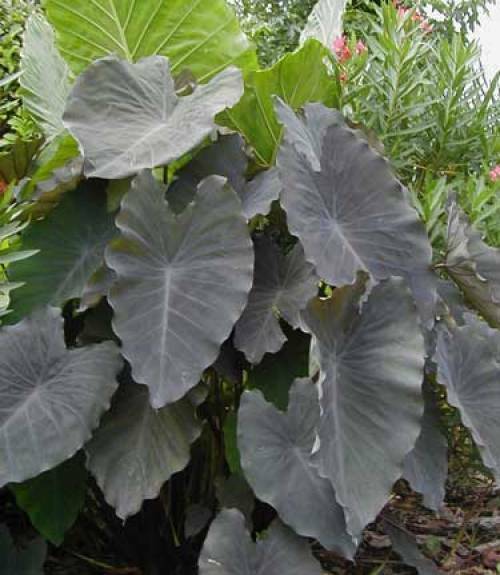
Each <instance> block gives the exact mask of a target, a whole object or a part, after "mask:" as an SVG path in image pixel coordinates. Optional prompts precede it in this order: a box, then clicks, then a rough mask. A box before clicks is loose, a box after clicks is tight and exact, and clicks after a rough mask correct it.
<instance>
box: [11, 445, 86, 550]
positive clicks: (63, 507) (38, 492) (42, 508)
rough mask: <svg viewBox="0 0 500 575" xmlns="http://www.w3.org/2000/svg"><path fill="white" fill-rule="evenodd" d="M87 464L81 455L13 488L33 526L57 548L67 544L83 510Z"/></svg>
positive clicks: (17, 500) (12, 486)
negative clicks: (65, 540) (64, 541)
mask: <svg viewBox="0 0 500 575" xmlns="http://www.w3.org/2000/svg"><path fill="white" fill-rule="evenodd" d="M84 461H85V458H84V457H83V454H82V453H78V454H77V455H75V456H74V457H72V458H71V459H68V460H67V461H65V462H64V463H61V465H58V466H57V467H54V469H50V470H49V471H45V472H44V473H42V474H41V475H38V476H37V477H34V478H33V479H29V480H28V481H25V482H24V483H18V484H11V485H10V486H9V487H10V489H11V490H12V491H13V492H14V494H15V496H16V502H17V504H18V505H19V507H21V509H23V510H24V511H26V513H27V514H28V515H29V518H30V521H31V523H32V524H33V526H34V527H35V528H36V529H37V530H38V532H39V533H40V534H41V535H43V536H44V537H45V539H48V540H49V541H50V542H51V543H53V544H54V545H60V544H61V543H62V542H63V540H64V535H65V533H66V531H68V529H69V528H70V527H71V526H72V525H73V523H74V522H75V521H76V518H77V517H78V514H79V512H80V510H81V508H82V507H83V504H84V501H85V491H86V480H87V470H86V469H85V465H84Z"/></svg>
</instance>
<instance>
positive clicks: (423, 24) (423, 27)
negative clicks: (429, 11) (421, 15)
mask: <svg viewBox="0 0 500 575" xmlns="http://www.w3.org/2000/svg"><path fill="white" fill-rule="evenodd" d="M420 30H422V31H423V32H425V33H426V34H428V33H429V32H432V24H429V22H428V21H427V20H422V22H420Z"/></svg>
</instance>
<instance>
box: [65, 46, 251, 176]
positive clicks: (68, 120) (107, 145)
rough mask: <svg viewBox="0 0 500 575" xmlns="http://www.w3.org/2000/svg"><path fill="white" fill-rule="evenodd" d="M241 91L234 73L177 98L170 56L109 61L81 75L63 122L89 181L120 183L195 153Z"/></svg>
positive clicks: (227, 72)
mask: <svg viewBox="0 0 500 575" xmlns="http://www.w3.org/2000/svg"><path fill="white" fill-rule="evenodd" d="M242 93H243V82H242V79H241V72H240V71H239V70H237V69H236V68H234V67H231V68H227V69H226V70H224V71H223V72H220V73H219V74H218V75H217V76H215V77H214V78H212V79H211V80H210V82H209V83H208V84H205V85H203V86H198V87H197V88H195V90H194V91H193V93H192V94H189V95H188V96H183V97H181V98H179V97H178V96H177V95H176V93H175V87H174V80H173V78H172V75H171V71H170V64H169V61H168V60H167V59H166V58H164V57H162V56H151V57H149V58H145V59H144V60H141V61H140V62H138V63H136V64H131V63H130V62H126V61H124V60H118V59H117V58H116V57H113V56H108V57H107V58H103V59H102V60H98V61H97V62H95V63H94V64H92V65H91V66H89V68H88V69H87V70H86V71H85V72H84V73H83V74H81V75H80V76H79V77H78V79H77V81H76V82H75V85H74V87H73V89H72V90H71V93H70V95H69V98H68V105H67V107H66V112H65V114H64V118H63V119H64V123H65V125H66V127H67V128H68V129H69V131H70V132H71V133H72V134H73V136H74V137H75V138H76V139H77V140H78V142H79V143H80V146H81V148H82V150H83V157H84V172H85V175H86V176H87V177H91V176H93V177H100V178H108V179H120V178H125V177H126V176H130V175H133V174H135V173H137V172H139V171H140V170H141V169H143V168H155V167H157V166H163V165H166V164H168V163H170V162H172V161H173V160H176V159H177V158H180V157H181V156H182V155H183V154H185V153H186V152H189V150H191V149H192V148H194V147H195V146H197V145H198V144H200V143H201V142H202V141H203V139H204V138H205V137H206V136H208V135H209V134H210V132H211V131H212V130H213V129H214V128H215V123H214V116H215V115H216V114H217V113H218V112H221V111H222V110H224V109H225V108H226V107H228V106H232V105H234V104H235V103H236V102H237V101H238V100H239V99H240V97H241V95H242Z"/></svg>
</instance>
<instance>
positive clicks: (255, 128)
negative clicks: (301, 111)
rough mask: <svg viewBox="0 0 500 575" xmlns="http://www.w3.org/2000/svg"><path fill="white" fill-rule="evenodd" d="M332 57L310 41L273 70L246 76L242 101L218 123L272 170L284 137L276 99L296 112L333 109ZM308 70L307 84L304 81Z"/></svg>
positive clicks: (316, 43) (317, 44)
mask: <svg viewBox="0 0 500 575" xmlns="http://www.w3.org/2000/svg"><path fill="white" fill-rule="evenodd" d="M330 57H331V53H330V51H329V50H327V49H326V48H325V47H324V46H322V45H321V44H320V43H319V42H316V41H315V40H309V41H308V42H306V43H305V44H304V45H303V46H302V47H301V48H300V49H299V50H298V51H296V52H293V53H292V54H287V55H286V56H285V57H284V58H282V59H281V60H280V61H279V62H277V63H276V64H275V65H274V66H273V67H272V68H269V69H267V70H259V71H256V72H250V73H248V74H246V76H245V93H244V95H243V97H242V98H241V100H240V101H239V103H238V104H236V106H234V107H233V108H231V109H230V110H227V111H226V112H224V113H223V114H221V115H220V116H219V118H218V122H219V123H220V124H222V125H224V126H228V127H230V128H232V129H233V130H235V131H237V132H239V133H240V134H241V135H242V136H243V137H244V138H245V140H246V141H247V142H248V143H249V144H250V145H251V146H252V147H253V150H254V152H255V156H256V159H257V162H258V163H259V164H260V165H262V166H265V167H269V166H272V165H273V164H274V160H275V157H276V153H277V151H278V147H279V144H280V140H281V134H282V127H281V125H280V123H279V121H278V118H277V117H276V113H275V111H274V102H273V97H274V96H279V97H280V98H281V99H282V100H283V101H284V102H286V103H287V104H288V105H289V106H290V107H291V108H293V109H294V110H296V109H298V108H299V107H300V106H303V105H304V104H305V103H306V102H323V103H324V104H326V105H330V104H331V105H333V99H334V86H335V79H334V78H333V76H331V75H330V73H329V71H328V67H327V66H326V64H325V62H328V61H329V59H330ZM305 70H307V81H304V73H305Z"/></svg>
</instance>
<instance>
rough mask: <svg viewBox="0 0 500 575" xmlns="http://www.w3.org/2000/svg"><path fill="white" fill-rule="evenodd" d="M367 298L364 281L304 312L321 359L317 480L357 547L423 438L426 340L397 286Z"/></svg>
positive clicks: (379, 287) (405, 293) (390, 284)
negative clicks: (340, 510) (327, 484)
mask: <svg viewBox="0 0 500 575" xmlns="http://www.w3.org/2000/svg"><path fill="white" fill-rule="evenodd" d="M365 298H366V294H365V286H364V281H363V280H362V278H361V276H360V277H359V278H358V281H357V282H356V284H354V286H348V287H343V288H338V289H336V290H335V291H334V292H333V296H332V297H331V298H330V299H326V300H319V299H317V300H313V301H312V302H311V303H310V304H309V306H308V308H307V310H306V311H305V312H303V320H304V323H305V326H306V327H307V328H308V329H309V330H310V331H311V333H312V334H313V336H314V341H315V343H316V352H317V354H318V358H319V365H320V369H321V371H320V374H319V381H320V385H321V389H322V393H321V408H322V413H321V418H320V422H319V427H318V436H319V442H320V446H319V451H318V453H317V464H318V467H319V471H320V474H321V475H323V476H324V477H327V478H328V479H329V480H330V481H331V482H332V485H333V487H334V489H335V494H336V498H337V501H338V502H339V503H340V504H341V505H342V506H343V507H344V511H345V515H346V522H347V527H348V530H349V533H350V534H351V535H352V536H353V539H354V540H355V541H356V542H359V536H360V533H361V531H362V529H363V528H364V527H365V525H367V524H368V523H369V522H371V521H373V519H374V518H375V517H376V515H377V514H378V512H379V511H380V510H381V509H382V507H383V506H384V504H385V503H386V501H387V499H388V497H389V494H390V491H391V488H392V485H393V483H394V482H395V481H396V480H397V479H398V478H399V477H400V476H401V474H402V470H403V461H404V459H405V457H406V455H407V454H408V453H409V452H410V451H411V450H412V449H413V447H414V445H415V442H416V440H417V437H418V434H419V432H420V418H421V416H422V411H423V404H422V397H421V383H422V379H423V369H424V359H425V350H424V339H423V336H422V334H421V332H420V329H419V326H418V319H417V313H416V310H415V306H414V304H413V301H412V298H411V295H410V293H409V292H408V290H407V289H406V287H405V286H404V284H403V283H402V281H401V280H397V279H391V280H387V281H384V282H382V283H380V284H378V285H376V286H375V287H374V288H373V289H372V291H371V293H370V294H369V296H368V300H367V301H366V302H365V303H363V304H362V303H361V301H363V299H365Z"/></svg>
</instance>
